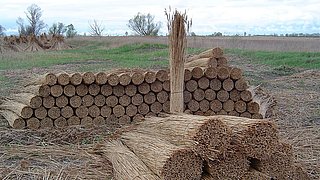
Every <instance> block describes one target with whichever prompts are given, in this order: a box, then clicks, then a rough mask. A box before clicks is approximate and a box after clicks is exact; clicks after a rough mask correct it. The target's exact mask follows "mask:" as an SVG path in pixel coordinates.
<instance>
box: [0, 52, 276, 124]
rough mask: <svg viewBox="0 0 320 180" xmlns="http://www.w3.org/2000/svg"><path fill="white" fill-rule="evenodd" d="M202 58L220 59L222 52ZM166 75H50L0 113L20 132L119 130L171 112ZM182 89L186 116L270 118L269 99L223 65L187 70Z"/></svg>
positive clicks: (7, 103) (235, 70) (13, 98)
mask: <svg viewBox="0 0 320 180" xmlns="http://www.w3.org/2000/svg"><path fill="white" fill-rule="evenodd" d="M201 54H205V56H206V57H208V56H211V57H212V58H213V57H219V58H222V57H223V56H222V54H223V52H222V50H221V49H220V48H214V49H211V50H208V51H205V52H204V53H200V55H201ZM202 56H203V55H202ZM193 61H197V59H194V60H193ZM224 62H226V61H224ZM169 76H170V74H169V72H168V71H167V70H158V71H143V70H126V71H119V72H113V73H107V72H100V73H96V74H94V73H91V72H86V73H84V74H80V73H74V74H66V73H61V74H51V73H50V74H47V75H46V76H44V77H43V78H41V79H40V80H39V81H37V82H34V83H32V84H33V85H29V86H27V87H26V88H25V89H24V90H22V93H19V94H15V95H12V96H11V97H7V98H5V100H4V102H3V104H2V105H0V113H1V114H2V115H3V116H4V117H5V118H6V119H7V120H8V122H9V124H10V126H12V127H14V128H18V129H21V128H25V127H27V128H31V129H38V128H47V127H50V128H52V127H65V126H71V125H83V126H100V125H104V124H106V125H115V126H121V125H124V124H129V123H131V122H137V121H139V120H141V119H142V118H143V117H145V116H157V115H159V114H160V113H162V112H165V113H169V112H170V83H171V82H170V78H169ZM183 89H184V90H183V101H184V112H185V113H188V114H196V115H204V116H209V115H215V114H217V115H231V116H241V117H248V118H259V119H261V118H264V117H266V116H267V115H268V114H270V113H269V112H270V111H269V109H270V108H269V107H270V106H271V104H272V103H270V101H269V99H270V98H268V97H267V98H265V97H263V98H259V97H261V96H259V95H260V94H261V93H260V94H259V93H256V89H250V88H249V86H248V84H247V82H246V81H245V80H244V78H243V77H242V71H241V69H239V68H232V67H228V66H225V64H224V65H219V66H217V67H206V68H201V67H194V68H186V69H185V72H184V87H183Z"/></svg>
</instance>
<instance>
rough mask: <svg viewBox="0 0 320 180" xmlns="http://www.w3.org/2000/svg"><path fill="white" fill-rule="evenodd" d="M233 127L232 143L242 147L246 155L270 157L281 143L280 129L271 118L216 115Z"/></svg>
mask: <svg viewBox="0 0 320 180" xmlns="http://www.w3.org/2000/svg"><path fill="white" fill-rule="evenodd" d="M215 118H217V119H219V120H221V121H222V122H224V123H226V124H227V126H229V127H230V128H231V129H232V142H231V145H236V146H238V147H242V148H243V151H244V153H245V154H246V156H248V157H251V158H257V159H268V158H269V157H270V155H271V154H272V152H274V150H275V149H276V148H277V145H278V144H279V135H278V130H277V128H276V125H275V123H274V122H272V121H269V120H266V119H264V120H258V119H249V118H244V117H234V116H222V115H220V116H215Z"/></svg>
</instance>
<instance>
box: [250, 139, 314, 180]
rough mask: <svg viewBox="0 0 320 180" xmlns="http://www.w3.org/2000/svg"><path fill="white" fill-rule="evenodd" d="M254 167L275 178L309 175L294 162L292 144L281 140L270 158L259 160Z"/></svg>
mask: <svg viewBox="0 0 320 180" xmlns="http://www.w3.org/2000/svg"><path fill="white" fill-rule="evenodd" d="M254 168H256V169H257V170H259V171H260V172H262V173H265V174H268V175H269V176H270V177H272V178H275V179H297V177H299V176H300V177H303V176H305V177H308V176H307V174H306V173H305V172H304V171H303V170H302V169H301V168H300V167H299V166H298V165H295V164H294V156H293V150H292V146H291V145H290V144H287V143H284V142H280V143H279V144H278V145H277V146H276V150H275V151H274V152H272V154H271V155H270V156H269V158H268V159H263V160H260V161H259V160H258V161H257V163H255V167H254Z"/></svg>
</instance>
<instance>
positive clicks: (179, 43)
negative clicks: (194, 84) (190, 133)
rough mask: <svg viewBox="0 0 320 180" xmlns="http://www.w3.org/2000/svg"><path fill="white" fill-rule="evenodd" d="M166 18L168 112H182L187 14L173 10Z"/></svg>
mask: <svg viewBox="0 0 320 180" xmlns="http://www.w3.org/2000/svg"><path fill="white" fill-rule="evenodd" d="M167 18H168V21H169V22H168V29H169V33H170V35H169V42H170V44H169V48H170V78H171V83H170V90H171V93H170V99H171V100H172V101H170V112H176V113H182V112H183V85H184V61H185V47H186V44H187V38H186V27H185V26H186V25H185V23H186V22H187V16H186V14H181V13H179V12H178V11H175V12H174V14H173V15H172V18H170V15H167Z"/></svg>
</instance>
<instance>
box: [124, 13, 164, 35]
mask: <svg viewBox="0 0 320 180" xmlns="http://www.w3.org/2000/svg"><path fill="white" fill-rule="evenodd" d="M128 27H129V28H130V29H131V30H132V31H134V32H135V33H137V34H138V35H141V36H157V35H158V33H159V30H160V28H161V23H160V22H157V23H155V22H154V16H152V15H151V14H150V13H148V14H147V15H145V14H141V13H140V12H139V13H138V14H137V15H135V16H134V17H133V18H132V19H130V20H129V24H128Z"/></svg>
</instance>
